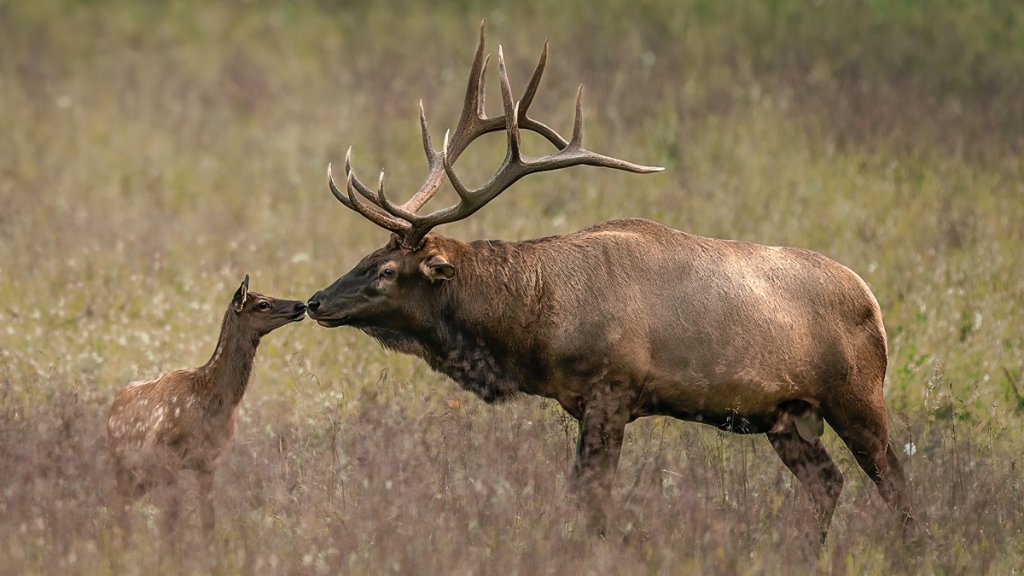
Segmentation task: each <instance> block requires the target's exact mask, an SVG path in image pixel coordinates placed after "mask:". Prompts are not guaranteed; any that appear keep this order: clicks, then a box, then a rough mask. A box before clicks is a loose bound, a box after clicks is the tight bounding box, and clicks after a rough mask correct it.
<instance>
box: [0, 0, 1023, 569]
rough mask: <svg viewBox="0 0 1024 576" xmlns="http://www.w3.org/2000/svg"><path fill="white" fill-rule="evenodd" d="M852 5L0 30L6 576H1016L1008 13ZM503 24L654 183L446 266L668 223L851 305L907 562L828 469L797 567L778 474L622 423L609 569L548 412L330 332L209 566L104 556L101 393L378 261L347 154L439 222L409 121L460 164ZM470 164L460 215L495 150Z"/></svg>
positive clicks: (850, 479)
mask: <svg viewBox="0 0 1024 576" xmlns="http://www.w3.org/2000/svg"><path fill="white" fill-rule="evenodd" d="M869 6H870V9H861V8H860V5H859V4H857V5H855V4H849V3H840V2H823V3H818V4H816V5H813V6H811V5H805V4H804V3H802V2H795V1H792V2H791V1H787V0H777V1H774V2H765V3H760V4H758V5H757V6H756V7H751V6H750V5H749V4H748V3H744V2H717V3H710V2H702V1H698V0H692V1H687V2H682V3H679V2H667V1H665V2H662V1H659V0H646V1H644V2H641V3H640V4H639V5H638V4H637V3H636V2H609V3H607V4H606V5H605V6H603V7H602V9H600V10H597V9H591V8H590V6H589V4H586V3H583V2H576V1H567V2H563V3H560V4H559V6H558V7H549V6H547V5H546V3H542V2H523V3H520V5H519V6H518V8H517V9H516V11H509V10H508V9H504V8H501V7H497V6H493V5H490V4H489V3H474V2H469V3H465V2H463V3H452V4H447V5H444V6H440V7H437V8H431V9H429V10H428V9H426V8H411V9H405V10H399V9H397V8H394V7H393V6H390V5H389V4H388V3H380V2H376V3H369V2H367V3H360V2H356V3H345V4H344V5H342V6H333V5H331V4H330V3H327V2H323V3H317V4H313V3H309V4H302V3H274V4H263V3H259V2H257V3H233V2H224V3H218V4H207V3H198V2H192V1H188V0H181V1H175V2H167V3H145V4H143V3H132V2H112V3H105V4H90V3H84V4H79V3H71V2H63V1H60V0H49V1H45V2H11V1H9V0H8V1H6V2H5V1H0V134H3V137H2V138H0V318H2V319H3V320H2V322H0V557H2V558H4V559H5V562H3V563H0V573H11V574H24V573H54V572H68V573H117V574H122V573H129V574H130V573H147V572H148V573H153V572H154V571H159V572H171V571H182V572H196V573H202V572H218V573H241V572H246V573H250V572H257V571H258V572H259V573H339V572H343V573H381V572H398V573H410V572H416V573H493V572H498V571H501V572H506V573H522V574H533V573H565V572H570V571H574V572H583V573H658V572H664V573H690V572H698V571H699V572H701V573H710V574H719V573H721V574H736V573H744V574H746V573H780V572H783V571H786V572H790V571H795V572H797V573H801V572H804V573H811V572H820V571H829V572H835V573H849V574H861V573H886V574H888V573H894V572H895V573H900V572H909V573H916V572H920V573H972V574H974V573H978V574H980V573H997V574H1006V573H1013V571H1014V570H1017V571H1018V572H1019V570H1020V567H1021V566H1022V565H1024V550H1022V549H1021V547H1020V542H1022V541H1024V504H1022V502H1024V481H1022V480H1021V474H1020V471H1019V470H1018V468H1019V466H1018V461H1019V460H1020V457H1021V454H1022V453H1024V400H1022V397H1021V393H1024V332H1022V329H1021V326H1024V275H1022V274H1021V270H1024V257H1022V256H1021V251H1020V245H1021V244H1022V242H1024V226H1022V225H1021V222H1024V164H1022V161H1021V158H1022V154H1021V151H1022V149H1024V134H1022V131H1021V129H1020V126H1022V125H1024V108H1022V106H1024V104H1022V102H1024V101H1022V100H1021V99H1020V98H1019V95H1020V94H1021V93H1022V91H1024V77H1022V76H1021V75H1020V73H1019V71H1020V70H1021V69H1022V68H1024V38H1022V36H1021V34H1022V33H1021V31H1022V30H1024V26H1021V23H1022V22H1024V15H1022V12H1021V9H1020V8H1019V7H1014V6H1013V4H1012V3H1002V2H995V1H993V2H972V3H958V2H938V3H930V4H928V5H927V6H920V5H919V4H918V3H915V2H909V1H894V2H872V3H870V4H869ZM482 17H486V18H487V19H488V22H489V24H490V37H491V38H492V43H491V48H492V50H496V44H497V43H498V42H499V41H500V42H501V43H503V44H504V47H505V51H506V54H507V55H508V57H509V65H510V75H511V76H512V81H513V83H514V84H516V85H518V86H521V85H522V81H523V80H524V79H525V78H526V76H527V74H528V73H529V70H530V67H531V66H532V64H533V59H534V58H535V57H536V55H537V53H538V51H539V48H540V45H541V44H542V42H543V40H544V38H545V37H546V36H550V37H551V39H552V54H551V60H550V67H549V72H548V78H546V79H545V84H544V86H543V87H542V90H541V93H540V95H539V96H538V102H537V104H536V107H537V110H538V115H539V117H541V118H544V119H546V120H547V119H550V121H551V123H552V124H554V125H556V126H557V127H560V128H565V127H567V126H568V124H569V122H570V118H571V110H572V109H571V106H572V96H573V94H574V90H575V84H576V83H577V82H581V81H582V82H585V83H586V84H587V86H588V92H587V94H588V97H587V105H586V108H587V111H588V135H587V137H588V141H589V144H590V146H591V147H592V148H593V149H595V150H598V151H606V152H608V153H611V154H615V155H621V156H624V157H628V158H630V159H635V160H637V161H642V162H649V163H655V164H665V165H666V166H668V167H669V170H668V171H667V172H666V173H665V174H663V175H659V176H651V177H638V176H631V175H625V174H615V173H608V172H603V171H599V170H590V169H579V170H574V171H567V172H565V173H559V174H550V175H544V176H537V177H534V178H532V179H527V180H524V181H523V182H521V183H520V184H518V185H517V187H516V189H515V190H514V191H510V192H509V193H508V194H506V196H505V197H503V198H501V199H500V200H499V201H498V204H495V205H494V206H493V207H489V208H488V209H485V210H483V211H482V212H481V213H480V214H478V215H476V216H474V218H473V219H472V220H471V221H469V222H466V223H461V224H457V225H452V226H448V227H446V228H445V230H444V232H445V233H447V234H450V235H453V236H456V237H460V238H467V239H468V238H481V237H496V238H503V239H517V238H527V237H532V236H538V235H546V234H552V233H563V232H568V231H571V230H574V229H577V228H579V227H582V226H584V225H587V224H591V223H593V222H596V221H599V220H603V219H608V218H612V217H618V216H646V217H649V218H652V219H655V220H658V221H660V222H663V223H665V224H668V225H671V226H675V227H677V228H680V229H685V230H689V231H692V232H696V233H701V234H706V235H712V236H720V237H730V238H740V239H745V240H752V241H757V242H763V243H768V244H790V245H800V246H804V247H808V248H812V249H815V250H818V251H821V252H823V253H825V254H827V255H829V256H832V257H834V258H836V259H838V260H840V261H842V262H844V263H846V264H848V265H849V266H851V267H852V268H853V269H855V270H857V271H858V272H860V273H861V274H862V275H863V276H864V278H865V279H866V280H867V281H868V283H869V284H871V285H872V287H873V289H874V290H875V292H876V294H877V295H878V297H879V300H880V301H881V304H882V307H883V313H884V316H885V319H886V324H887V328H888V332H889V338H890V350H891V354H890V356H891V364H890V370H889V381H888V387H887V394H888V401H889V405H890V406H891V407H892V408H893V410H894V434H895V438H896V441H897V443H898V445H899V446H900V447H903V448H904V450H903V451H902V453H903V456H904V459H905V465H906V467H907V471H908V474H909V477H910V482H911V485H912V487H913V490H914V498H915V501H916V503H917V506H918V509H919V514H920V516H921V518H922V520H923V524H924V526H925V527H926V529H927V530H928V531H929V535H928V536H927V537H926V538H925V541H924V544H923V546H922V548H921V549H920V550H918V551H916V552H915V553H912V554H907V553H906V551H904V550H903V549H902V548H901V546H900V544H899V542H898V539H897V538H896V537H895V534H896V530H895V527H894V519H893V518H892V516H891V514H889V513H888V511H887V510H886V509H885V507H884V505H883V504H882V503H881V499H880V498H879V497H878V496H877V494H876V493H875V490H874V488H873V486H871V485H870V483H869V482H868V481H867V478H866V477H865V476H864V475H863V474H862V473H861V472H860V471H859V470H858V469H857V467H856V466H855V464H854V463H853V461H852V458H851V457H850V456H849V453H848V452H847V451H846V450H845V448H843V447H842V446H840V445H839V442H838V441H837V439H836V438H835V437H834V435H832V434H831V433H829V434H828V435H827V438H826V439H827V442H828V443H829V445H830V446H831V447H832V450H831V451H832V453H833V454H834V456H835V457H836V459H837V461H838V464H839V466H840V468H841V469H842V470H843V472H844V473H845V475H846V479H847V484H846V491H845V492H844V494H843V497H842V498H841V500H840V505H839V508H838V510H837V513H836V518H835V522H834V524H833V530H832V533H831V535H830V541H829V543H828V544H827V546H826V547H825V550H824V552H823V554H822V556H821V557H820V558H819V559H817V560H816V561H807V560H805V559H804V557H803V556H802V555H801V553H800V550H799V548H800V543H801V542H800V534H801V529H802V528H801V527H802V526H803V525H804V523H806V522H807V521H808V516H809V510H808V503H807V501H806V499H805V498H803V497H802V496H801V495H800V493H799V490H798V489H797V487H796V486H795V485H794V482H793V478H792V477H791V475H790V474H789V473H788V472H787V471H786V470H785V469H784V468H783V466H782V465H781V464H780V463H779V462H778V461H777V458H776V457H775V456H774V454H773V453H772V452H771V450H770V448H769V447H768V445H767V442H766V441H765V440H764V439H763V438H761V437H740V436H731V435H726V434H722V433H719V432H716V431H714V430H711V429H708V428H704V427H700V426H697V425H694V424H683V423H680V422H676V421H672V420H663V419H646V420H643V421H640V422H637V423H635V424H633V425H631V427H630V429H629V431H628V437H627V446H626V448H625V450H624V453H623V462H622V464H621V467H620V470H619V474H618V476H617V481H616V491H617V502H618V503H617V505H615V507H614V510H615V521H614V526H615V529H614V530H613V531H612V536H611V537H610V538H609V539H607V540H606V541H594V540H592V539H589V538H587V537H585V536H584V535H582V534H580V533H579V532H578V531H577V526H578V524H579V521H580V515H579V512H578V510H577V508H576V506H575V504H574V503H573V501H572V499H571V498H569V497H568V491H567V486H566V484H567V474H568V471H569V469H570V466H571V462H572V457H573V449H574V441H575V435H576V428H575V423H574V422H573V421H571V419H567V417H566V416H565V415H564V414H563V413H562V412H561V410H560V409H559V408H558V407H557V406H554V405H553V404H551V403H545V402H542V401H540V400H538V399H524V400H521V401H519V402H517V403H515V404H510V405H503V406H497V407H490V406H486V405H484V404H483V403H482V402H480V401H478V400H477V399H475V398H473V397H471V396H469V395H468V394H465V393H463V392H461V391H459V390H458V388H457V386H456V385H454V384H453V383H451V382H450V381H447V380H446V379H444V378H442V377H440V376H438V375H436V374H433V373H430V372H429V370H428V369H427V368H426V367H425V365H423V363H421V362H418V361H416V360H414V359H412V358H408V357H404V356H399V355H395V354H390V353H386V352H384V351H382V350H380V349H379V348H378V347H377V346H376V344H374V343H373V342H372V341H370V340H369V338H367V337H365V336H363V335H361V334H359V333H357V332H355V331H347V330H334V331H327V330H325V329H322V328H319V327H316V326H314V325H312V324H311V323H303V324H300V325H297V326H290V327H287V328H285V329H283V330H281V331H279V332H275V333H274V334H272V335H270V336H268V338H267V339H266V340H265V342H264V344H263V346H262V347H261V350H260V355H259V357H258V358H257V374H256V377H255V380H254V383H253V386H252V388H251V389H250V392H249V394H248V395H247V397H246V399H245V401H244V403H243V412H242V422H241V427H240V431H239V443H238V445H237V446H236V447H235V448H234V449H233V450H232V451H231V454H230V456H229V457H228V458H227V461H226V462H225V465H224V467H223V469H222V470H221V473H220V474H219V476H218V481H217V486H216V490H215V498H216V499H217V502H218V510H219V513H220V514H219V520H220V523H219V524H218V529H217V534H216V541H215V542H214V543H213V544H212V545H210V546H209V547H207V546H200V545H199V543H198V542H196V540H195V539H196V534H195V533H189V535H188V536H187V537H186V542H185V543H184V546H185V548H186V550H187V551H188V553H187V554H184V555H183V556H182V557H180V558H171V557H162V556H161V555H160V546H159V537H158V534H157V530H156V524H155V521H154V512H155V510H154V508H153V507H152V506H151V505H143V506H139V507H137V509H136V511H135V514H136V516H137V518H136V519H137V522H136V525H137V526H138V527H139V529H138V530H137V532H136V533H135V534H133V535H132V537H131V538H130V539H129V541H128V542H122V541H121V540H119V539H118V538H116V534H115V531H114V530H113V528H112V524H113V522H112V518H111V515H110V511H109V507H108V505H109V500H108V498H109V491H110V484H111V478H110V477H109V470H108V468H107V461H106V457H105V454H104V450H103V440H102V432H103V426H102V424H103V418H104V414H105V410H106V407H107V405H108V404H109V402H110V400H111V399H112V397H113V394H114V392H115V391H116V390H117V389H118V388H119V387H120V386H122V385H123V384H124V383H126V382H129V381H131V380H134V379H136V378H140V377H152V376H155V375H157V374H158V373H160V372H161V371H162V370H166V369H170V368H175V367H181V366H187V365H198V364H200V363H202V362H203V361H204V360H205V359H206V358H207V357H208V355H209V354H210V352H211V351H212V349H213V346H214V341H215V338H216V327H217V322H218V319H219V315H220V312H221V310H223V307H224V306H225V305H226V303H227V301H228V299H229V298H230V296H231V293H232V291H233V288H234V286H235V285H236V284H237V282H238V280H239V279H240V278H241V276H242V274H243V273H245V272H249V273H251V274H252V276H253V288H254V289H255V290H258V291H260V292H264V293H268V294H275V295H281V296H284V297H295V298H302V297H304V296H307V295H309V294H311V293H313V292H314V291H315V290H316V289H318V288H320V287H322V286H324V285H326V284H327V283H329V282H330V281H332V280H333V279H334V278H336V277H337V276H339V275H340V274H342V273H343V272H345V271H346V270H347V269H348V268H349V267H351V266H352V265H353V264H354V263H355V262H356V260H357V259H358V258H359V257H360V256H361V255H362V254H364V253H365V252H367V251H368V250H370V249H372V248H374V247H376V246H377V245H379V244H381V243H383V241H384V240H385V235H384V234H383V233H382V232H380V231H379V230H377V229H376V228H375V227H373V226H372V225H370V224H369V223H366V222H363V221H362V220H360V219H359V218H357V217H355V216H354V215H353V214H351V213H349V212H348V211H346V210H344V209H342V208H340V207H338V206H336V205H335V203H334V201H333V200H332V199H331V198H330V196H329V195H328V194H327V192H326V187H325V185H324V175H323V170H324V167H325V166H326V164H327V162H328V161H334V162H339V161H341V160H342V158H343V155H344V150H345V148H346V147H347V146H348V145H349V144H354V145H355V158H354V159H355V162H356V166H357V169H358V170H360V172H361V173H362V174H373V173H374V172H375V171H376V170H377V169H378V168H379V167H380V166H382V165H383V166H385V167H386V168H387V170H388V174H389V179H390V181H391V183H392V190H394V191H395V192H394V193H395V194H396V195H401V192H400V191H401V190H406V189H411V188H413V187H414V186H416V185H417V184H418V182H419V178H421V177H422V174H423V167H424V162H423V159H422V152H421V151H420V149H419V142H418V134H417V126H416V101H417V99H418V98H420V97H422V98H423V99H424V102H425V105H426V107H427V111H428V114H429V115H430V118H431V120H432V125H433V127H434V131H435V137H436V138H439V137H440V134H441V132H442V130H443V129H444V128H445V127H447V126H449V125H450V124H451V123H452V122H453V121H454V119H455V117H456V114H457V108H458V105H459V102H460V97H461V94H460V92H461V90H462V86H463V75H464V73H465V71H466V67H467V66H468V62H469V59H470V57H471V53H472V48H473V42H474V40H475V36H474V34H475V27H476V25H477V23H478V22H479V20H480V18H482ZM385 29H387V30H388V31H390V32H389V33H387V34H385ZM394 38H399V39H401V42H395V41H394V40H393V39H394ZM492 84H493V82H492ZM492 101H496V100H495V99H494V98H492ZM483 144H484V145H483V146H482V147H481V148H482V150H479V151H473V152H471V153H468V155H467V156H466V157H465V159H464V160H463V161H462V162H461V163H460V164H461V168H460V169H461V170H464V171H465V172H466V173H467V174H468V175H469V180H470V181H473V180H474V179H478V178H481V177H483V176H485V175H486V174H487V173H488V171H489V170H490V169H491V167H492V166H493V164H494V161H495V158H496V157H498V156H499V155H500V153H501V147H502V142H501V138H500V137H495V138H494V139H492V140H490V141H487V142H484V143H483ZM527 145H528V146H530V147H535V149H537V150H539V149H541V147H542V143H540V142H538V141H528V143H527ZM448 193H449V196H448V197H447V198H446V199H451V198H452V197H453V196H454V195H453V194H451V193H450V192H448ZM190 518H191V521H192V522H193V523H195V522H196V521H197V520H196V518H195V517H194V513H193V516H191V517H190Z"/></svg>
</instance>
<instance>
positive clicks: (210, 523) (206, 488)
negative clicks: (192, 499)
mask: <svg viewBox="0 0 1024 576" xmlns="http://www.w3.org/2000/svg"><path fill="white" fill-rule="evenodd" d="M197 479H198V481H199V519H200V522H201V524H202V526H203V533H204V535H205V536H206V537H207V539H209V538H210V537H211V536H212V535H213V528H214V525H215V523H216V520H217V519H216V511H215V510H214V507H213V496H212V492H213V471H212V470H203V471H200V472H199V473H198V474H197Z"/></svg>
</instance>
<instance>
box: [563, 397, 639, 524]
mask: <svg viewBox="0 0 1024 576" xmlns="http://www.w3.org/2000/svg"><path fill="white" fill-rule="evenodd" d="M615 408H617V407H616V406H610V405H609V403H608V402H602V401H593V402H590V403H588V404H587V406H586V407H585V408H584V410H583V417H582V418H581V419H580V438H579V443H578V444H577V446H576V464H575V466H574V467H573V476H574V478H575V482H576V491H577V494H578V496H579V497H580V498H581V503H582V506H583V509H584V513H585V514H586V518H587V524H588V527H589V528H590V529H591V530H594V531H596V532H597V533H599V534H600V535H602V536H603V535H604V533H605V528H606V522H607V510H606V507H607V505H608V504H609V500H610V496H611V491H612V480H613V479H614V477H615V468H616V467H617V466H618V465H619V454H620V452H621V451H622V438H623V436H624V435H625V431H626V418H623V417H621V416H619V415H618V414H617V412H618V411H617V410H615Z"/></svg>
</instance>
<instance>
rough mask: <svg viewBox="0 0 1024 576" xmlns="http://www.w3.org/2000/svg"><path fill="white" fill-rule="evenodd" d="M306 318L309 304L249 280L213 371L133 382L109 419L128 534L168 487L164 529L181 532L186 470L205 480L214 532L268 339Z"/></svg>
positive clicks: (226, 324) (206, 513)
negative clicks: (136, 516) (138, 509)
mask: <svg viewBox="0 0 1024 576" xmlns="http://www.w3.org/2000/svg"><path fill="white" fill-rule="evenodd" d="M305 314H306V305H305V304H304V303H302V302H298V301H295V300H277V299H274V298H270V297H268V296H263V295H262V294H257V293H255V292H249V276H248V274H247V275H246V276H245V279H244V280H243V281H242V284H241V285H240V286H239V287H238V291H236V292H235V295H234V297H233V298H232V299H231V304H230V305H229V306H228V309H227V311H226V312H225V313H224V320H223V323H222V324H221V330H220V339H219V340H218V341H217V348H216V350H215V351H214V353H213V356H212V357H211V358H210V360H209V361H208V362H207V363H206V364H205V365H203V366H200V367H199V368H191V369H185V370H174V371H171V372H168V373H166V374H164V375H163V376H161V377H159V378H157V379H156V380H150V381H146V382H136V383H133V384H129V385H128V386H126V387H125V388H123V389H122V390H121V391H120V392H119V393H118V395H117V397H116V398H115V399H114V403H113V404H112V405H111V406H110V416H109V418H108V420H107V445H108V447H109V449H110V453H111V456H112V458H113V462H114V466H115V474H116V482H117V491H118V496H119V498H120V510H119V511H118V513H119V515H120V519H121V524H122V527H124V528H125V530H126V533H127V528H128V509H129V508H130V506H131V504H132V502H133V501H134V500H136V499H137V498H139V497H140V496H142V495H144V494H146V493H147V492H149V491H150V490H151V489H152V488H155V487H159V488H164V489H165V490H164V491H163V496H164V498H165V499H166V501H165V502H164V503H163V504H164V506H163V508H164V529H165V530H166V531H172V530H173V529H174V528H175V527H176V526H177V523H178V515H179V500H180V491H179V489H178V478H179V475H180V473H181V471H182V470H190V471H192V472H194V473H195V474H196V475H197V477H198V481H199V492H200V496H201V498H200V502H201V504H200V517H201V521H202V525H203V528H204V530H206V531H207V532H209V531H212V530H213V526H214V508H213V502H212V500H211V499H210V490H211V488H212V487H213V473H214V470H215V468H216V464H217V460H218V458H219V457H220V456H221V454H223V453H224V450H225V449H226V448H227V447H228V446H229V445H230V443H231V441H232V439H233V438H234V435H235V412H236V410H237V408H238V404H239V402H240V401H241V400H242V395H243V394H245V389H246V386H247V385H248V383H249V376H250V374H251V373H252V365H253V360H254V359H255V357H256V348H257V347H258V346H259V343H260V338H261V337H263V336H266V335H267V334H269V333H270V332H271V331H272V330H274V329H276V328H279V327H281V326H284V325H285V324H288V323H291V322H298V321H300V320H302V319H303V317H304V316H305Z"/></svg>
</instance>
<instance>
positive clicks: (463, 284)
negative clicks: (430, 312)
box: [364, 236, 543, 402]
mask: <svg viewBox="0 0 1024 576" xmlns="http://www.w3.org/2000/svg"><path fill="white" fill-rule="evenodd" d="M432 240H433V241H434V242H436V243H437V244H439V245H443V250H444V253H445V254H446V256H447V257H448V259H449V260H450V261H451V262H452V263H453V264H454V265H455V267H456V269H457V270H458V274H457V275H456V276H455V278H453V279H451V280H448V281H446V282H445V283H444V285H442V286H440V287H439V290H438V300H437V302H436V307H435V308H434V310H435V312H434V314H435V317H434V318H433V319H432V321H431V322H428V323H427V326H425V327H423V328H422V329H420V330H417V331H409V332H405V333H398V332H393V331H388V330H381V329H376V328H365V329H364V330H365V331H366V332H367V333H368V334H370V335H371V336H373V337H374V338H376V339H377V340H378V341H380V342H381V343H382V344H383V345H384V346H387V347H389V348H392V349H394V350H398V351H400V352H405V353H408V354H414V355H416V356H419V357H420V358H423V359H424V360H426V361H427V363H428V364H430V366H431V368H433V369H434V370H436V371H438V372H441V373H443V374H445V375H447V376H449V377H450V378H451V379H453V380H455V381H456V382H458V383H459V385H460V386H462V387H463V388H464V389H466V390H469V391H471V392H473V393H475V394H477V395H478V396H480V398H482V399H483V400H485V401H487V402H496V401H501V400H505V399H508V398H511V397H513V396H515V395H516V394H517V393H518V392H519V390H520V388H521V384H522V383H523V381H524V380H525V379H526V377H527V376H528V375H527V374H526V373H525V372H524V371H526V370H529V369H530V368H531V366H530V364H531V363H530V362H528V361H524V360H528V359H529V358H530V351H529V348H530V344H529V343H530V342H531V340H532V338H531V337H530V336H529V335H530V334H531V332H532V330H531V327H532V324H533V323H534V322H535V321H536V319H537V318H538V317H539V314H540V313H541V310H540V307H539V298H538V295H539V294H540V293H541V291H542V289H543V288H542V286H541V280H540V270H539V268H538V267H536V266H533V265H532V264H531V262H533V260H534V259H533V258H530V257H529V255H528V254H527V252H529V250H528V248H526V246H527V243H518V242H517V243H506V242H495V241H480V242H474V243H472V244H466V243H463V242H460V241H457V240H453V239H450V238H444V237H437V236H435V237H433V238H432ZM531 270H532V271H531ZM460 294H467V295H473V297H469V298H464V299H459V295H460ZM524 334H525V335H527V337H526V338H524V337H523V335H524ZM513 335H514V336H515V337H513ZM513 343H514V345H515V346H518V348H514V347H512V346H513Z"/></svg>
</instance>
